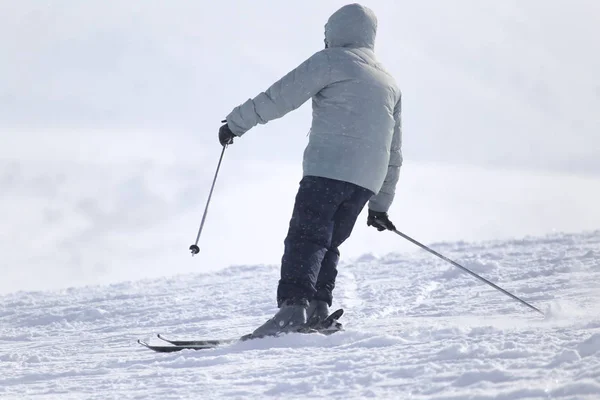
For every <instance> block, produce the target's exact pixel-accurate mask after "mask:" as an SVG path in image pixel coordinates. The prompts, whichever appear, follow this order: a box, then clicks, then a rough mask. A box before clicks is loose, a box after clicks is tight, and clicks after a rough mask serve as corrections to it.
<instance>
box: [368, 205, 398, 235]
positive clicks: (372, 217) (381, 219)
mask: <svg viewBox="0 0 600 400" xmlns="http://www.w3.org/2000/svg"><path fill="white" fill-rule="evenodd" d="M367 225H369V226H372V227H373V228H376V229H377V230H378V231H379V232H381V231H385V230H388V231H395V230H396V227H395V226H394V224H393V223H392V221H390V218H389V217H388V215H387V213H386V212H382V211H373V210H369V216H368V217H367Z"/></svg>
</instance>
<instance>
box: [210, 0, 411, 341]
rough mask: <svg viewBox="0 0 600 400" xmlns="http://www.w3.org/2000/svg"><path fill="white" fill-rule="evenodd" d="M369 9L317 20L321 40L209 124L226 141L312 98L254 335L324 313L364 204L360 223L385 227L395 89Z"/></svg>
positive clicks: (395, 144)
mask: <svg viewBox="0 0 600 400" xmlns="http://www.w3.org/2000/svg"><path fill="white" fill-rule="evenodd" d="M376 31H377V18H376V16H375V14H374V13H373V11H372V10H370V9H369V8H367V7H364V6H362V5H360V4H348V5H346V6H343V7H342V8H340V9H339V10H337V11H336V12H335V13H333V14H332V15H331V17H330V18H329V19H328V21H327V23H326V25H325V49H323V50H321V51H319V52H317V53H315V54H314V55H312V56H311V57H310V58H308V59H307V60H306V61H304V62H303V63H302V64H300V65H299V66H298V67H297V68H295V69H294V70H292V71H291V72H289V73H288V74H287V75H285V76H284V77H283V78H281V79H280V80H279V81H277V82H275V83H274V84H273V85H272V86H271V87H269V88H268V89H267V90H266V91H265V92H262V93H260V94H259V95H258V96H256V97H255V98H253V99H249V100H247V101H246V102H245V103H243V104H241V105H240V106H238V107H235V108H234V109H233V111H231V113H230V114H229V115H228V116H227V117H226V120H225V121H223V122H225V124H224V125H223V126H221V128H220V129H219V141H220V143H221V145H223V146H227V145H230V144H232V143H233V140H234V138H236V137H240V136H242V135H243V134H244V133H245V132H247V131H248V130H250V129H251V128H252V127H254V126H256V125H257V124H265V123H267V122H269V121H271V120H274V119H276V118H280V117H282V116H284V115H285V114H287V113H288V112H290V111H292V110H295V109H297V108H298V107H300V106H301V105H302V104H304V103H305V102H306V101H307V100H308V99H312V126H311V130H310V134H309V141H308V145H307V147H306V149H305V151H304V157H303V177H302V180H301V181H300V185H299V189H298V192H297V195H296V199H295V203H294V209H293V212H292V217H291V220H290V224H289V230H288V233H287V236H286V238H285V241H284V244H285V249H284V254H283V257H282V260H281V278H280V280H279V284H278V288H277V305H278V307H279V311H278V312H277V313H276V314H275V316H274V317H272V318H271V319H269V320H268V321H267V322H265V323H264V324H263V325H261V326H260V327H258V328H257V329H256V330H255V331H254V333H253V335H254V336H256V337H263V336H272V335H277V334H279V333H284V332H293V331H297V330H300V329H302V328H304V327H314V326H318V324H319V322H321V321H323V320H324V319H325V318H326V317H327V316H328V315H329V307H330V306H331V305H332V300H333V295H332V292H333V289H334V287H335V279H336V275H337V264H338V260H339V257H340V252H339V249H338V248H339V246H340V245H341V244H342V243H343V242H344V241H345V240H346V239H347V238H348V237H349V236H350V234H351V233H352V230H353V228H354V225H355V222H356V219H357V218H358V216H359V214H360V213H361V211H362V210H363V208H364V206H365V205H366V204H367V202H368V203H369V206H368V208H369V211H368V218H367V225H369V226H372V227H375V228H377V230H379V231H383V230H395V229H396V228H395V227H394V224H393V223H392V222H391V221H390V219H389V217H388V214H387V212H388V210H389V208H390V206H391V204H392V201H393V199H394V194H395V190H396V184H397V182H398V177H399V173H400V167H401V165H402V153H401V144H402V132H401V92H400V90H399V88H398V86H397V84H396V81H395V80H394V78H393V77H392V76H391V75H390V74H389V73H388V72H386V70H385V69H384V68H383V66H382V65H381V64H380V63H379V62H378V61H377V59H376V57H375V54H374V47H375V36H376Z"/></svg>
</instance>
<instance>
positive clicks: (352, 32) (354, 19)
mask: <svg viewBox="0 0 600 400" xmlns="http://www.w3.org/2000/svg"><path fill="white" fill-rule="evenodd" d="M376 33H377V17H375V13H374V12H373V11H371V10H370V9H369V8H367V7H365V6H362V5H360V4H348V5H346V6H344V7H342V8H340V9H339V10H337V11H336V12H334V13H333V14H332V15H331V17H329V20H328V21H327V24H325V47H367V48H369V49H371V50H373V49H374V48H375V35H376Z"/></svg>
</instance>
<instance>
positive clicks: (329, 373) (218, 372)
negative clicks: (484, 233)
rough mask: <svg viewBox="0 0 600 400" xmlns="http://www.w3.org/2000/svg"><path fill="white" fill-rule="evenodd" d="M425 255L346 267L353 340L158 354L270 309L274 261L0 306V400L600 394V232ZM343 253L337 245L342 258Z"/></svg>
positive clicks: (30, 296) (244, 325)
mask: <svg viewBox="0 0 600 400" xmlns="http://www.w3.org/2000/svg"><path fill="white" fill-rule="evenodd" d="M432 247H433V248H434V249H436V250H438V251H439V252H441V253H443V254H445V255H447V256H448V257H450V258H452V259H454V260H456V261H458V262H460V263H463V265H465V266H466V267H468V268H470V269H472V270H474V271H475V272H477V273H480V274H481V275H483V276H484V277H486V278H488V279H490V280H491V281H493V282H495V283H497V284H499V285H500V286H502V287H504V288H505V289H507V290H509V291H511V292H513V293H515V294H516V295H519V296H522V297H523V298H525V299H526V300H528V301H530V302H531V303H533V304H534V305H536V306H538V307H540V308H542V309H543V310H544V311H545V312H546V317H545V318H544V317H542V316H540V315H538V314H537V313H535V312H533V311H531V310H529V309H528V308H526V307H524V306H523V305H521V304H519V303H518V302H516V301H514V300H512V299H510V298H508V297H506V296H505V295H503V294H501V293H499V292H497V291H495V290H493V289H492V288H490V287H488V286H486V285H484V284H482V283H481V282H479V281H478V280H476V279H474V278H473V277H471V276H469V275H467V274H465V273H464V272H462V271H460V270H459V269H456V268H454V267H452V266H451V265H449V264H446V263H444V262H443V261H441V260H439V259H437V258H435V257H433V256H432V255H430V254H429V253H426V252H423V251H420V250H417V251H415V252H414V253H408V254H390V255H387V256H385V257H382V258H377V257H375V256H372V255H366V256H364V257H361V258H360V259H358V260H356V262H354V263H350V264H347V265H343V266H340V274H339V279H338V287H337V289H336V292H335V294H336V301H335V304H334V306H341V307H344V308H345V309H346V314H345V315H344V317H343V318H342V321H343V322H344V323H345V325H346V329H347V330H346V331H345V332H341V333H337V334H334V335H332V336H329V337H325V336H320V335H286V336H283V337H280V338H266V339H261V340H255V341H250V342H243V343H237V344H233V345H230V346H225V347H221V348H217V349H213V350H203V351H197V352H196V351H192V350H189V351H182V352H179V353H170V354H159V353H154V352H152V351H149V350H147V349H145V348H143V347H141V346H139V345H138V344H137V343H136V340H137V339H138V338H142V339H147V340H149V341H151V342H160V341H159V340H158V339H156V338H155V336H154V334H155V333H157V332H160V333H163V334H165V336H167V337H173V338H214V337H219V338H220V337H235V336H239V335H242V334H245V333H247V332H248V331H250V330H252V329H253V328H254V327H256V326H257V325H258V324H260V323H262V322H264V320H265V319H266V318H268V317H270V316H271V315H272V314H273V313H274V312H275V302H274V294H275V288H276V284H277V280H278V268H277V267H276V266H236V267H230V268H228V269H226V270H224V271H221V272H218V273H213V274H206V275H204V274H197V275H186V276H177V277H173V278H165V279H161V280H148V281H139V282H125V283H121V284H114V285H110V286H97V287H84V288H71V289H66V290H62V291H55V292H16V293H12V294H9V295H5V296H2V297H0V322H1V323H0V398H1V399H30V398H31V399H109V398H110V399H148V398H160V399H180V398H181V399H184V398H189V399H192V398H193V399H199V398H202V399H211V398H231V399H248V398H339V399H358V398H378V399H437V400H442V399H444V400H454V399H456V400H458V399H477V400H487V399H578V400H579V399H599V398H600V307H599V306H598V302H599V300H600V232H593V233H581V234H570V235H567V234H555V235H551V236H546V237H540V238H525V239H522V240H511V241H503V242H499V241H498V242H485V243H462V242H461V243H436V244H432ZM342 250H343V249H342Z"/></svg>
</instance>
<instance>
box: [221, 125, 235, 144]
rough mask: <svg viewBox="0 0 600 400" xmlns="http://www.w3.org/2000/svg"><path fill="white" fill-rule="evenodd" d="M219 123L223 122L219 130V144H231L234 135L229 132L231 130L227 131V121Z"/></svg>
mask: <svg viewBox="0 0 600 400" xmlns="http://www.w3.org/2000/svg"><path fill="white" fill-rule="evenodd" d="M221 122H225V125H223V126H221V127H220V128H219V142H220V143H221V146H227V145H230V144H233V138H234V137H235V135H234V134H233V132H231V129H229V126H228V125H227V120H224V121H221Z"/></svg>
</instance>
